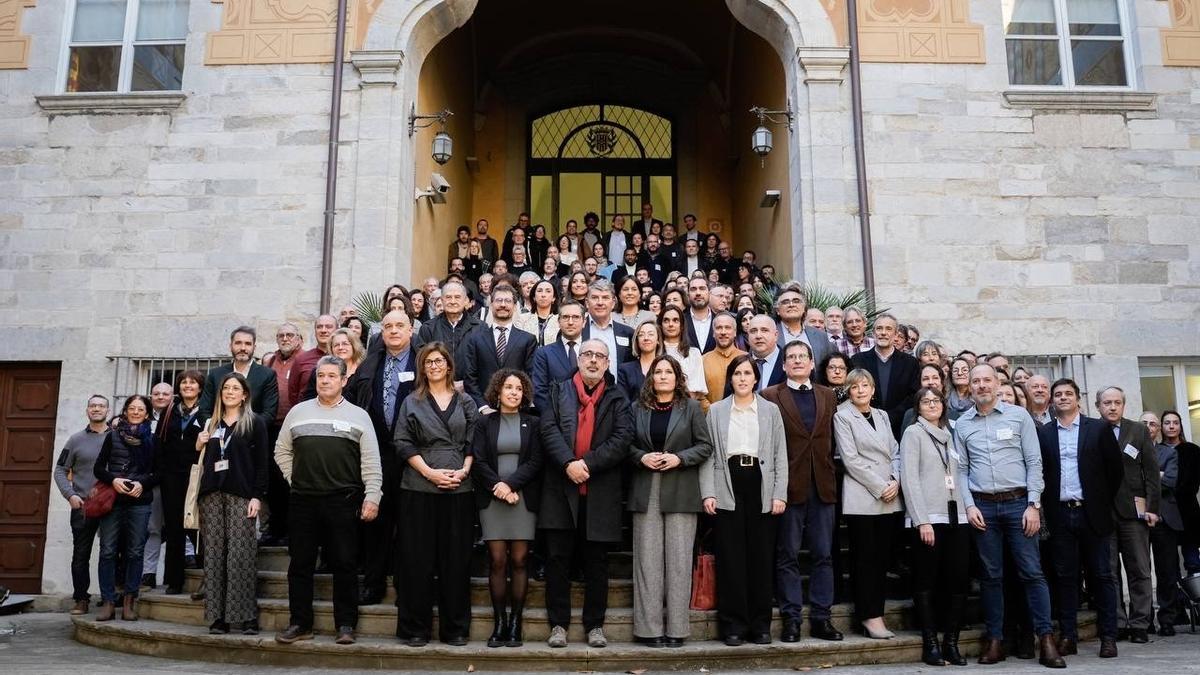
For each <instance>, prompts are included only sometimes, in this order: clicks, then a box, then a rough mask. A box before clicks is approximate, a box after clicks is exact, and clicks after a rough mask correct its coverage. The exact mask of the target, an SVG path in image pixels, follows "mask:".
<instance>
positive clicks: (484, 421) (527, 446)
mask: <svg viewBox="0 0 1200 675" xmlns="http://www.w3.org/2000/svg"><path fill="white" fill-rule="evenodd" d="M499 437H500V413H493V414H491V415H486V416H484V417H483V418H481V419H480V420H479V421H478V422H477V423H476V424H475V441H474V443H473V445H472V446H471V451H472V453H473V454H474V455H475V463H474V464H472V465H471V473H472V475H473V476H474V480H473V481H472V482H473V483H474V484H475V505H476V506H477V507H479V509H480V510H483V509H486V508H487V506H488V504H490V503H491V501H492V500H493V499H495V497H493V496H492V490H493V489H495V487H496V483H499V482H501V481H503V482H505V483H507V484H508V487H510V488H512V490H513V492H521V491H522V490H524V492H522V498H521V501H522V502H524V503H525V508H526V509H528V510H530V511H532V512H533V513H537V512H538V508H539V507H540V506H541V503H542V466H543V465H544V464H545V455H544V454H543V452H542V434H541V428H540V427H539V420H538V417H537V415H533V414H530V413H528V412H523V413H521V455H520V458H519V460H518V464H517V470H516V471H514V472H512V473H511V474H509V475H507V476H501V475H500V474H499V472H498V471H499V470H498V468H497V467H499V465H500V461H499V459H498V458H497V452H496V441H497V439H498V438H499Z"/></svg>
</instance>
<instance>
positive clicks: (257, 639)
mask: <svg viewBox="0 0 1200 675" xmlns="http://www.w3.org/2000/svg"><path fill="white" fill-rule="evenodd" d="M71 621H72V623H73V625H74V629H75V639H76V640H77V641H79V642H81V643H83V644H87V645H91V646H94V647H99V648H103V649H110V650H115V651H120V652H126V653H132V654H145V655H150V656H159V657H167V658H173V659H181V660H188V661H198V662H210V663H241V664H252V665H255V666H262V665H274V666H288V667H294V668H305V669H316V668H340V669H351V668H353V669H372V670H406V671H421V670H427V671H428V670H445V671H451V670H453V671H458V672H464V671H468V670H477V671H483V670H505V671H559V672H579V671H615V672H627V671H639V672H640V669H648V670H689V671H693V672H695V671H703V670H712V671H716V670H758V669H782V670H802V669H803V670H807V669H809V668H821V667H825V668H828V667H830V666H851V665H863V664H877V663H916V662H919V659H920V655H921V640H920V636H919V635H918V634H916V633H911V632H902V633H899V634H898V635H897V637H896V638H895V639H893V640H869V639H867V638H863V637H859V636H855V635H847V637H846V640H845V641H843V642H825V641H823V640H813V639H811V638H805V639H803V640H801V641H800V642H796V643H791V644H785V643H781V642H778V641H776V642H774V643H772V644H770V645H749V644H747V645H743V646H741V647H726V646H725V645H723V644H722V643H719V642H714V641H693V642H690V643H688V644H687V645H685V646H684V647H683V648H681V649H649V648H646V647H642V646H639V645H635V644H631V643H622V642H618V641H613V642H611V643H610V644H609V646H608V648H606V649H589V648H587V647H586V646H585V645H582V644H580V643H578V642H576V643H572V644H571V645H570V646H568V647H567V648H566V649H550V648H548V647H546V645H545V643H544V642H535V641H532V640H531V641H529V642H526V643H525V645H524V646H523V647H519V648H515V649H508V648H499V649H489V648H487V646H486V645H485V644H484V643H483V642H472V643H470V644H468V645H467V646H465V647H448V646H445V645H442V644H439V643H436V642H435V643H431V644H430V645H429V646H427V647H424V648H420V649H414V648H411V647H405V646H402V645H400V644H399V643H398V642H397V641H396V640H394V639H389V638H386V637H360V638H359V640H358V643H357V644H354V645H335V644H333V640H332V638H331V636H330V635H329V634H328V633H326V634H322V635H319V636H318V637H317V638H316V639H315V640H312V641H306V642H298V643H296V644H292V645H280V644H277V643H276V642H275V641H274V640H273V639H272V635H271V634H266V633H265V634H263V635H258V636H250V637H247V636H242V635H209V634H208V633H207V631H206V629H205V628H203V627H201V626H191V625H179V624H174V623H164V622H161V621H155V620H142V621H138V622H136V623H128V622H123V621H119V620H118V621H110V622H106V623H97V622H96V621H95V620H93V619H92V618H91V617H90V616H86V617H72V619H71ZM1080 634H1081V636H1085V638H1091V637H1092V636H1094V635H1095V622H1094V618H1093V615H1092V614H1091V613H1090V612H1089V613H1086V614H1085V613H1081V614H1080ZM979 638H980V633H979V631H978V630H972V631H966V632H964V633H963V635H962V638H961V641H960V643H959V644H960V647H961V649H962V651H963V653H964V654H965V655H966V656H967V657H968V658H972V659H973V658H974V657H975V656H977V655H978V654H979V649H980V640H979ZM1090 648H1091V647H1087V649H1090ZM1071 660H1072V661H1074V660H1075V658H1074V657H1073V658H1071ZM1015 664H1016V665H1022V662H1019V661H1018V662H1015ZM1026 665H1027V666H1028V667H1029V668H1032V667H1034V665H1035V662H1029V663H1028V664H1026Z"/></svg>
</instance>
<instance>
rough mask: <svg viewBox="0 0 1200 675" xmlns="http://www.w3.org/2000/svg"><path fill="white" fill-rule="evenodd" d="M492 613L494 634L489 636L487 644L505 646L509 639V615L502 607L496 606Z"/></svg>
mask: <svg viewBox="0 0 1200 675" xmlns="http://www.w3.org/2000/svg"><path fill="white" fill-rule="evenodd" d="M492 614H493V619H492V636H491V637H489V638H488V641H487V646H489V647H503V646H504V645H505V643H506V642H507V641H508V636H507V635H506V634H505V633H507V632H508V630H507V629H508V617H507V616H506V615H505V613H504V610H503V609H500V608H495V609H494V610H493V611H492Z"/></svg>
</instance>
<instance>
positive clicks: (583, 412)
mask: <svg viewBox="0 0 1200 675" xmlns="http://www.w3.org/2000/svg"><path fill="white" fill-rule="evenodd" d="M571 382H572V383H574V385H575V393H576V394H577V395H578V396H579V424H578V426H577V427H576V429H575V459H583V456H584V455H586V454H587V453H588V451H589V450H591V449H592V434H593V433H595V431H596V404H598V403H599V402H600V398H601V397H602V396H604V389H605V386H606V384H607V383H606V382H605V381H604V380H600V384H598V385H596V390H595V391H593V392H592V394H591V396H588V393H587V387H586V386H584V384H583V375H582V374H581V373H579V372H576V373H575V377H573V378H571ZM579 494H581V495H586V494H587V483H580V485H579Z"/></svg>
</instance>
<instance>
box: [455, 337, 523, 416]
mask: <svg viewBox="0 0 1200 675" xmlns="http://www.w3.org/2000/svg"><path fill="white" fill-rule="evenodd" d="M537 346H538V344H537V338H536V337H534V336H533V334H531V333H526V332H525V331H523V330H521V329H520V328H517V327H515V326H511V327H509V329H508V346H507V347H506V348H505V350H504V363H501V362H500V361H499V360H498V359H497V358H496V340H495V338H494V337H493V333H492V329H491V327H489V326H484V327H483V328H482V329H479V330H476V331H473V332H472V333H471V334H470V335H468V336H467V338H466V339H465V340H463V343H462V344H461V345H459V348H458V357H457V358H458V361H457V363H456V364H455V369H454V370H455V373H456V377H459V378H461V379H462V381H463V390H464V391H466V393H467V394H469V395H470V396H471V398H473V399H475V405H478V406H482V405H486V404H487V401H485V400H484V398H483V395H484V394H485V393H486V392H487V388H488V383H489V382H491V381H492V375H495V374H496V371H498V370H500V369H501V368H515V369H517V370H520V371H523V372H526V373H528V372H529V370H530V369H531V368H532V367H533V352H534V351H536V350H537Z"/></svg>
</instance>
